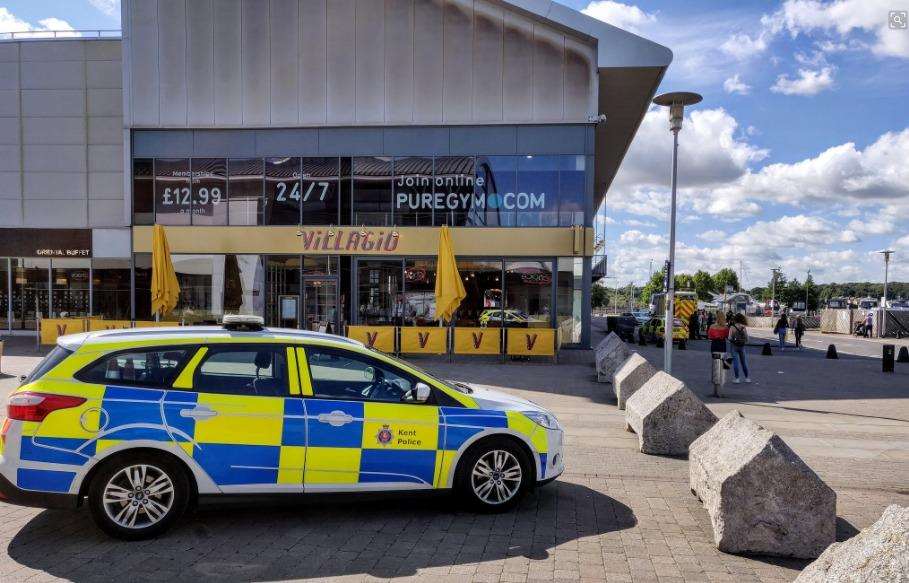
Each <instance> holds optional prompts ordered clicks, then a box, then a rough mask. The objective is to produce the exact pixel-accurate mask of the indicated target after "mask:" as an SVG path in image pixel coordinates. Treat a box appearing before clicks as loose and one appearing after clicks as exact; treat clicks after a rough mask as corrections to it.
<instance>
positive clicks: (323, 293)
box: [303, 278, 341, 334]
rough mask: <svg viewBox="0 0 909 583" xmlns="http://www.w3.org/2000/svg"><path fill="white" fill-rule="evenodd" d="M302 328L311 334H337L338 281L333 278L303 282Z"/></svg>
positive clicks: (338, 331)
mask: <svg viewBox="0 0 909 583" xmlns="http://www.w3.org/2000/svg"><path fill="white" fill-rule="evenodd" d="M303 328H305V329H306V330H312V331H313V332H327V333H329V334H339V333H340V332H341V331H340V330H339V329H338V280H337V279H335V278H318V279H306V280H304V281H303Z"/></svg>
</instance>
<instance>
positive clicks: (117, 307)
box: [92, 259, 131, 320]
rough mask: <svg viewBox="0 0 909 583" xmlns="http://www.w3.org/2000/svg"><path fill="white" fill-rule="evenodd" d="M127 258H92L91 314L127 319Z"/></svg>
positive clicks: (128, 267)
mask: <svg viewBox="0 0 909 583" xmlns="http://www.w3.org/2000/svg"><path fill="white" fill-rule="evenodd" d="M130 271H131V270H130V266H129V259H93V260H92V314H93V315H95V316H101V317H102V318H104V319H105V320H129V319H130V312H129V310H130V306H129V292H130V285H129V282H130Z"/></svg>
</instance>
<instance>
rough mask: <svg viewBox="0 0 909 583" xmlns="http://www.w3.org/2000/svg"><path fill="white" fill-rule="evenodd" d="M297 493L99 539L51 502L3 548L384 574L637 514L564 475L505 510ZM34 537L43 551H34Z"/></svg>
mask: <svg viewBox="0 0 909 583" xmlns="http://www.w3.org/2000/svg"><path fill="white" fill-rule="evenodd" d="M295 500H296V499H295ZM301 500H302V501H301V502H295V503H291V504H282V505H269V506H266V507H262V506H257V507H250V506H234V505H230V506H225V505H218V506H202V507H201V508H200V509H199V510H197V511H196V512H195V513H193V514H192V515H190V516H189V517H188V518H186V519H185V520H184V521H183V523H182V524H181V525H179V526H178V527H177V528H175V529H174V530H172V531H171V532H170V533H168V534H166V535H164V536H163V537H161V538H159V539H156V540H152V541H143V542H138V543H125V542H120V541H115V540H112V539H108V538H106V537H105V536H104V535H102V534H100V533H99V532H98V531H97V530H96V529H95V528H94V526H93V525H92V524H91V521H90V518H89V516H88V513H87V512H78V513H74V512H66V511H51V510H47V511H44V512H42V513H41V514H39V515H37V516H36V517H35V518H34V519H32V520H31V521H30V522H28V523H27V524H26V525H25V527H23V528H22V529H21V530H20V531H19V532H18V533H17V534H16V536H15V537H14V538H13V540H12V541H11V542H10V545H9V548H8V553H9V556H10V557H11V558H12V559H14V560H16V561H17V562H19V563H21V564H24V565H26V566H28V567H31V568H33V569H39V570H41V571H45V572H47V573H49V574H50V575H55V576H59V577H65V578H67V579H70V580H74V581H93V580H98V579H105V578H107V579H109V578H116V577H117V575H118V573H116V572H115V571H112V570H111V568H113V569H116V567H117V565H120V564H121V563H120V562H117V561H111V560H110V559H109V558H113V557H117V556H120V557H122V556H124V555H125V554H127V555H128V556H129V557H131V559H132V560H131V564H130V565H129V566H128V571H127V572H126V573H124V575H128V576H129V577H130V578H131V579H135V578H143V577H142V576H143V572H148V574H149V575H151V574H154V576H155V577H157V578H160V577H162V576H167V574H168V573H170V572H173V573H174V575H175V576H176V574H179V578H180V579H184V580H185V579H208V578H217V579H219V580H222V581H224V580H227V581H240V580H244V581H248V580H251V579H257V580H261V579H284V578H309V577H331V576H340V575H363V574H368V575H372V576H375V577H380V578H388V577H393V576H407V575H414V574H416V573H417V572H418V570H422V569H427V568H433V567H449V566H456V565H459V564H469V563H476V562H481V561H494V560H502V559H507V558H508V557H520V556H524V557H528V558H532V559H535V560H541V559H546V558H547V557H549V552H550V550H551V549H552V548H553V547H555V546H557V545H561V544H564V543H566V542H570V541H573V540H577V539H579V538H581V537H590V536H597V535H600V534H603V533H608V532H613V531H619V530H624V529H628V528H632V527H633V526H634V525H635V524H636V519H635V517H634V514H633V513H632V511H631V509H630V508H628V507H627V506H625V505H624V504H622V503H620V502H618V501H616V500H614V499H613V498H610V497H609V496H606V495H604V494H602V493H599V492H596V491H595V490H592V489H590V488H587V487H585V486H581V485H578V484H571V483H566V482H555V483H553V484H551V485H549V486H546V487H544V488H541V489H538V490H537V491H536V492H534V493H532V494H530V495H529V496H527V497H526V498H525V499H524V500H523V501H522V503H521V505H520V506H519V507H518V508H517V509H515V510H513V511H511V512H507V513H504V514H474V513H470V512H463V511H458V510H455V509H456V508H457V506H456V505H455V503H454V501H453V500H452V498H451V497H450V496H439V495H437V496H430V497H425V496H417V497H414V496H410V497H408V495H404V496H403V497H397V498H393V499H392V498H388V497H383V498H378V499H369V500H364V499H362V498H357V499H354V498H351V497H344V498H338V497H337V496H335V497H329V498H325V497H322V498H319V497H312V498H308V499H301ZM36 547H38V548H43V549H47V551H48V552H46V553H43V554H42V553H35V549H36ZM72 559H76V562H75V565H77V566H76V567H75V568H73V567H72V565H73V564H74V563H73V561H72ZM99 562H100V565H98V563H99ZM91 563H95V564H96V567H95V569H91V568H89V567H88V566H89V565H91ZM80 564H81V565H83V566H84V567H80V566H78V565H80ZM105 564H108V565H110V567H108V568H105V567H104V565H105ZM67 566H69V568H68V567H67Z"/></svg>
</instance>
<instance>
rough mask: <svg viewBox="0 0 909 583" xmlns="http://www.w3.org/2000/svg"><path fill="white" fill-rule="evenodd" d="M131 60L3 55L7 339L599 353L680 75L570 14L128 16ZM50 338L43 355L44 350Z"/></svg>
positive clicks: (245, 1)
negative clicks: (46, 331)
mask: <svg viewBox="0 0 909 583" xmlns="http://www.w3.org/2000/svg"><path fill="white" fill-rule="evenodd" d="M122 27H123V30H122V35H120V34H119V33H117V34H114V35H111V34H110V33H100V34H94V35H93V36H92V37H89V36H88V34H87V33H86V34H85V35H83V36H81V37H66V38H47V37H48V36H51V35H49V34H43V35H36V34H32V35H31V36H29V35H10V34H7V35H5V38H0V316H2V317H0V328H2V329H3V331H4V332H5V331H7V330H8V331H10V332H12V333H29V331H33V330H35V327H36V321H37V319H38V318H60V317H88V316H98V317H103V318H105V319H109V320H121V321H122V320H147V319H149V318H150V311H151V308H150V292H149V288H150V278H151V255H150V253H151V239H152V237H151V231H152V225H153V224H161V225H166V226H167V229H166V231H167V236H168V241H169V244H170V249H171V252H172V257H173V263H174V266H175V269H176V271H177V274H178V279H179V282H180V285H181V297H180V303H179V305H178V307H177V309H176V310H175V311H174V313H173V314H172V315H171V317H172V318H173V319H176V320H180V321H183V322H184V323H187V324H189V323H200V322H215V321H217V320H218V319H219V318H220V317H221V316H222V315H223V314H228V313H249V314H258V315H261V316H264V317H265V319H266V321H267V323H268V324H270V325H282V326H291V327H301V328H307V329H323V330H329V331H333V332H337V331H342V330H344V327H345V326H346V325H348V324H368V325H381V324H396V325H404V326H406V325H411V324H418V325H434V324H436V323H437V322H436V321H435V310H434V295H433V290H434V279H435V255H436V253H437V247H438V233H439V227H440V226H442V225H448V226H450V227H452V240H453V243H454V249H455V253H456V254H457V257H458V267H459V270H460V273H461V276H462V278H463V280H464V283H465V288H466V291H467V298H466V299H465V300H464V302H463V303H462V305H461V308H460V309H459V310H458V312H457V315H456V317H455V323H456V324H457V325H461V326H498V325H501V323H502V322H503V321H504V322H505V324H506V325H515V326H520V325H526V323H527V322H542V323H545V324H547V325H549V326H550V327H552V328H557V329H559V330H561V336H562V342H563V343H564V344H566V345H581V346H583V345H588V344H589V342H590V309H589V306H590V288H591V284H592V282H593V281H594V279H595V278H596V277H597V276H598V275H602V266H603V260H604V256H603V255H601V254H599V255H598V251H597V250H595V244H594V240H595V237H594V229H593V216H594V212H595V209H596V208H597V207H598V206H599V204H600V203H601V202H602V200H603V197H604V196H605V195H606V191H607V189H608V188H609V185H610V183H611V182H612V180H613V178H614V176H615V174H616V171H617V170H618V168H619V165H620V163H621V161H622V158H623V157H624V155H625V152H626V151H627V148H628V146H629V144H630V142H631V140H632V138H633V137H634V134H635V132H636V130H637V127H638V125H639V124H640V121H641V119H642V117H643V116H644V113H645V112H646V110H647V107H648V104H649V101H650V99H651V97H652V96H653V94H654V93H655V91H656V89H657V86H658V84H659V83H660V80H661V79H662V77H663V74H664V72H665V70H666V67H667V66H668V65H669V63H670V61H671V58H672V55H671V53H670V51H669V50H668V49H666V48H664V47H662V46H660V45H658V44H655V43H653V42H650V41H648V40H645V39H643V38H640V37H638V36H635V35H633V34H631V33H628V32H626V31H623V30H620V29H618V28H615V27H612V26H610V25H607V24H604V23H602V22H600V21H597V20H594V19H592V18H589V17H587V16H585V15H582V14H580V13H578V12H575V11H573V10H571V9H569V8H567V7H565V6H563V5H561V4H558V3H555V2H549V1H547V0H520V1H511V2H505V1H499V0H384V1H382V0H270V1H266V0H256V1H253V0H242V1H241V0H204V1H195V0H142V1H138V0H124V1H123V2H122ZM31 333H33V332H31Z"/></svg>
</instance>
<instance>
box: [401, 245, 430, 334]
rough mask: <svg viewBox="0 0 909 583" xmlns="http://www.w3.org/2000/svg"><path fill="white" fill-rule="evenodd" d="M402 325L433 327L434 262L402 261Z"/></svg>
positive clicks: (422, 260) (420, 260)
mask: <svg viewBox="0 0 909 583" xmlns="http://www.w3.org/2000/svg"><path fill="white" fill-rule="evenodd" d="M404 302H405V303H406V310H405V314H404V323H405V324H408V325H414V326H434V325H436V324H438V320H437V319H436V260H435V259H407V260H405V261H404Z"/></svg>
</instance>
